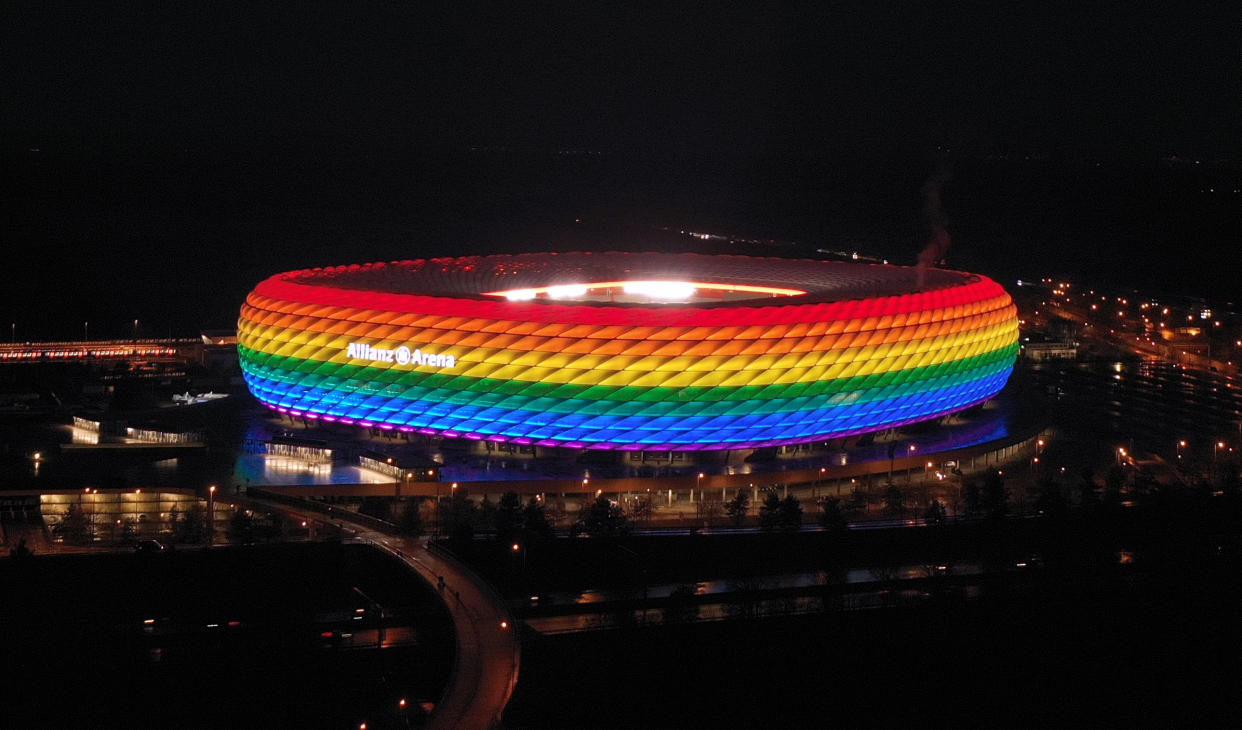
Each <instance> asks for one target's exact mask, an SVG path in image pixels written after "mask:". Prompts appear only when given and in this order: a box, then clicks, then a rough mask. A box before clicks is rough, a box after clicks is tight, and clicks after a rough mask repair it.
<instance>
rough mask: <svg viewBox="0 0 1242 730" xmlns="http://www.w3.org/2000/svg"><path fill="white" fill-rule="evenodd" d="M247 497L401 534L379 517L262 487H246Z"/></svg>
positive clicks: (391, 524) (394, 526) (398, 529)
mask: <svg viewBox="0 0 1242 730" xmlns="http://www.w3.org/2000/svg"><path fill="white" fill-rule="evenodd" d="M246 496H248V497H254V498H255V499H264V500H267V501H269V502H277V503H280V504H286V505H289V506H290V507H297V508H299V509H305V510H308V511H310V512H317V513H319V514H321V515H324V516H326V517H329V518H331V519H335V520H348V521H350V522H353V523H355V524H358V525H362V526H363V527H367V528H370V529H372V530H379V531H380V532H386V533H390V534H394V535H396V534H400V528H398V527H397V526H396V525H394V524H393V523H391V522H388V521H387V520H381V519H379V518H378V517H372V516H371V515H364V514H362V513H360V512H354V511H353V510H347V509H340V508H336V507H333V506H332V505H330V504H324V503H322V502H316V501H314V500H311V499H306V498H304V497H291V496H289V495H286V494H281V493H279V492H273V491H271V490H269V489H262V488H260V487H246Z"/></svg>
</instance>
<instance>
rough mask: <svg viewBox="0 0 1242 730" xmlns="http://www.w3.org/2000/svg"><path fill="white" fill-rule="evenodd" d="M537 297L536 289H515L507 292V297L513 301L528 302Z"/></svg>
mask: <svg viewBox="0 0 1242 730" xmlns="http://www.w3.org/2000/svg"><path fill="white" fill-rule="evenodd" d="M534 298H535V290H534V289H514V290H513V291H507V292H505V299H508V300H509V301H511V302H527V301H530V300H531V299H534Z"/></svg>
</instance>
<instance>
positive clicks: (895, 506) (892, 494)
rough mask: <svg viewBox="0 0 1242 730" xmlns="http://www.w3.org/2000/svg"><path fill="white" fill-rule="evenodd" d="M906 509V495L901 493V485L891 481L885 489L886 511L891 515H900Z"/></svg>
mask: <svg viewBox="0 0 1242 730" xmlns="http://www.w3.org/2000/svg"><path fill="white" fill-rule="evenodd" d="M905 509H906V503H905V498H904V495H902V493H901V487H899V486H897V485H896V484H893V483H892V482H889V484H888V487H887V488H886V489H885V490H884V511H885V512H888V513H889V514H890V515H894V516H896V517H900V516H901V515H902V513H903V512H904V511H905Z"/></svg>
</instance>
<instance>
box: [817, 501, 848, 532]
mask: <svg viewBox="0 0 1242 730" xmlns="http://www.w3.org/2000/svg"><path fill="white" fill-rule="evenodd" d="M819 504H820V508H819V524H820V525H821V526H822V527H823V528H824V529H825V530H827V531H828V532H840V531H842V530H844V529H845V526H846V519H845V510H843V509H841V500H840V499H839V498H837V497H825V498H824V499H823V500H821V501H820V503H819Z"/></svg>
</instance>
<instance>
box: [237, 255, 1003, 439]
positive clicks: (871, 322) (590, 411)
mask: <svg viewBox="0 0 1242 730" xmlns="http://www.w3.org/2000/svg"><path fill="white" fill-rule="evenodd" d="M592 256H593V257H594V258H592ZM575 257H576V258H575ZM607 257H612V258H607ZM584 262H585V263H584ZM605 262H606V263H607V267H606V268H610V269H612V268H616V269H622V268H625V269H627V270H626V272H625V274H626V275H628V276H630V278H629V279H627V280H649V279H661V278H662V279H664V280H669V281H678V282H690V283H693V284H694V285H695V286H696V287H703V288H709V285H714V286H717V287H722V288H724V287H731V288H729V289H728V290H729V291H739V292H744V291H751V292H754V293H755V298H753V299H744V300H741V301H710V302H700V301H697V300H696V301H693V302H690V303H686V302H679V303H665V304H660V303H654V304H624V305H622V304H612V303H609V302H566V301H564V300H556V299H548V298H540V299H538V300H534V299H528V300H521V301H513V300H509V299H506V298H504V297H503V294H504V292H506V291H514V290H524V289H537V290H540V291H543V292H546V291H547V290H548V289H550V288H552V287H555V286H567V284H566V283H565V280H566V277H567V276H569V275H572V274H583V275H584V276H587V275H589V273H590V272H586V271H585V269H586V268H589V267H598V266H602V265H604V264H605ZM653 266H661V267H665V268H669V269H673V271H671V273H670V275H669V276H671V277H673V278H671V279H670V278H669V277H656V276H652V275H651V274H652V272H651V271H650V270H640V269H642V268H643V267H647V268H648V269H650V267H653ZM584 267H585V268H584ZM627 267H628V268H627ZM841 267H847V268H841ZM628 269H633V270H634V271H632V272H631V271H629V270H628ZM566 270H568V271H566ZM698 271H703V273H702V275H701V276H696V272H698ZM584 272H585V273H584ZM722 272H723V278H724V279H726V280H724V281H722V280H721V279H722ZM729 272H733V274H734V275H733V277H732V278H734V279H735V281H733V282H730V281H728V280H727V279H728V278H730V277H729V276H728V274H729ZM911 272H912V270H911V269H904V268H901V267H878V266H868V265H860V264H842V263H831V262H822V261H782V260H776V259H748V258H745V257H736V256H697V255H692V254H682V255H663V256H661V255H651V254H642V255H641V256H640V255H637V254H561V255H559V256H558V255H555V254H525V255H522V256H489V257H466V258H454V259H432V260H420V261H403V262H393V263H380V264H368V265H365V266H349V267H337V268H331V269H313V270H305V271H296V272H290V273H286V274H279V275H276V276H273V277H271V278H269V279H267V280H266V281H264V282H262V283H260V284H259V285H258V287H256V288H255V290H254V291H253V292H251V293H250V295H249V296H248V297H247V299H246V303H245V305H244V306H243V307H242V310H241V318H240V320H239V322H238V350H239V354H240V359H241V364H242V369H243V372H244V374H245V377H246V380H247V383H248V385H249V387H250V390H251V392H252V393H254V395H255V396H256V397H257V398H258V399H259V400H261V401H262V402H264V403H265V404H267V405H268V406H270V407H272V408H274V409H276V410H278V411H281V412H287V413H294V412H299V413H302V414H306V415H307V416H312V417H316V416H317V417H319V418H321V419H322V420H324V421H329V422H337V423H345V424H351V423H352V424H356V425H363V426H368V427H379V428H390V429H391V428H396V429H398V430H400V431H403V432H407V433H408V432H414V433H422V434H428V435H443V436H447V437H464V438H471V439H486V440H491V441H512V442H515V443H520V444H536V445H543V446H567V447H574V448H598V449H652V450H666V449H673V450H700V449H726V448H745V447H759V446H768V445H776V444H788V443H799V442H806V441H814V440H824V439H829V438H835V437H841V436H846V435H852V434H859V433H865V432H870V431H877V430H881V429H886V428H891V427H894V426H900V425H903V424H908V423H913V422H916V421H923V420H928V419H932V418H937V417H939V416H942V415H945V414H947V413H952V412H954V411H958V410H961V409H964V408H967V407H970V406H972V405H975V404H977V403H980V402H982V401H984V400H987V399H988V398H991V397H992V396H993V395H995V394H996V393H997V391H999V390H1000V389H1001V388H1002V387H1003V386H1004V384H1005V382H1006V381H1007V379H1008V378H1009V375H1010V372H1011V371H1012V368H1013V362H1014V358H1015V357H1016V354H1017V350H1018V322H1017V312H1016V309H1015V307H1014V305H1013V301H1012V299H1011V298H1010V297H1009V295H1008V294H1007V293H1006V292H1005V291H1004V290H1003V289H1002V288H1001V287H1000V286H999V285H998V284H996V283H995V282H994V281H992V280H990V279H987V278H985V277H982V276H977V275H972V274H963V273H960V272H945V271H939V270H935V271H931V272H928V274H929V276H928V283H927V284H926V285H925V288H924V289H923V290H912V289H913V288H914V285H913V283H912V282H914V281H915V277H914V275H913V274H912V273H911ZM557 274H561V276H557ZM931 274H934V276H932V275H931ZM760 275H762V276H760ZM756 277H757V278H764V279H766V280H765V281H763V282H754V281H752V279H754V278H756ZM779 277H786V280H785V281H783V282H782V279H781V278H779ZM614 278H615V275H614ZM700 279H701V281H700ZM571 280H572V279H571ZM600 280H602V277H600ZM577 281H591V279H590V278H578V279H577ZM623 281H625V280H622V279H615V281H614V279H609V280H607V281H604V283H598V281H597V283H592V284H590V287H592V288H594V287H600V286H605V285H607V284H609V283H619V282H623ZM842 281H844V282H847V284H845V285H839V283H838V282H842ZM918 281H923V278H922V277H919V278H918ZM873 282H874V285H873ZM777 284H781V285H780V286H778V285H777ZM573 286H579V285H577V284H574V285H573ZM741 287H749V289H743V288H741ZM868 287H872V288H868ZM775 291H779V292H781V295H777V296H773V293H774V292H775ZM786 291H790V292H797V293H796V294H785V292H786ZM861 291H874V292H876V295H875V296H860V295H859V292H861Z"/></svg>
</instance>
